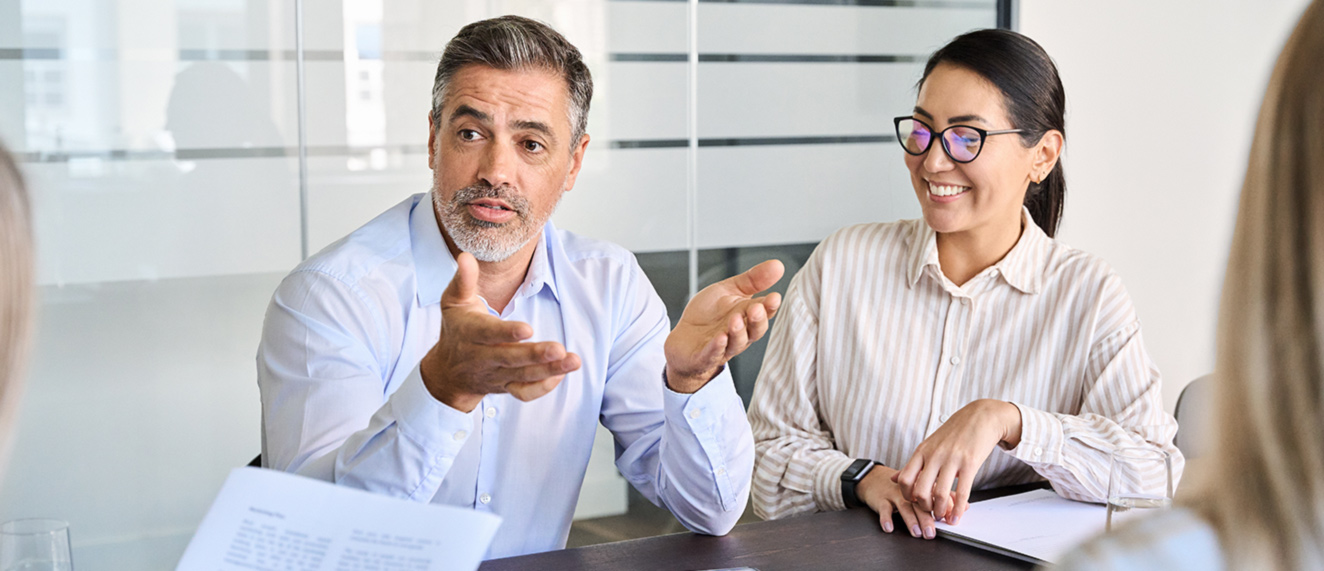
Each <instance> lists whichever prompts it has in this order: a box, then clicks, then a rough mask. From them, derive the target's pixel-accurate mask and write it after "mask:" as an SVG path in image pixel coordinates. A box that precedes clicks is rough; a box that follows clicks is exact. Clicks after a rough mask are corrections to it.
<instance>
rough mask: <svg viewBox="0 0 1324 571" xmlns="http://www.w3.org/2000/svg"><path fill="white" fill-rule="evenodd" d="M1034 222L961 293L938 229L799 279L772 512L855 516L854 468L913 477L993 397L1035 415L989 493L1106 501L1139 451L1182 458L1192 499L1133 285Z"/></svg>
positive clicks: (761, 436)
mask: <svg viewBox="0 0 1324 571" xmlns="http://www.w3.org/2000/svg"><path fill="white" fill-rule="evenodd" d="M1023 216H1024V220H1025V224H1024V230H1023V231H1022V233H1021V237H1020V239H1019V240H1018V241H1017V243H1016V245H1015V246H1014V247H1013V248H1012V250H1011V251H1010V252H1009V253H1008V254H1007V255H1006V256H1005V257H1004V258H1003V259H1002V260H1001V261H999V262H998V263H996V264H994V265H992V266H990V267H988V268H987V269H985V270H984V271H983V272H981V273H980V274H978V275H977V276H975V277H974V278H972V279H970V280H969V281H968V282H966V283H965V284H962V285H960V286H958V285H956V284H954V283H953V282H952V281H951V280H949V279H947V277H946V276H944V275H943V273H942V270H941V269H940V267H939V265H938V249H937V241H936V235H935V234H934V232H933V230H932V229H931V228H929V226H928V225H927V224H925V223H924V221H923V220H905V221H900V222H895V223H885V224H863V225H858V226H851V227H848V228H844V229H842V230H839V231H837V232H836V233H834V234H833V235H831V236H829V237H828V238H827V239H826V240H824V241H823V243H822V244H820V245H819V246H818V248H817V249H816V250H815V251H814V254H813V256H811V257H810V258H809V261H808V263H806V265H805V267H804V269H803V270H801V271H800V273H799V274H797V275H796V276H795V278H794V279H793V280H792V282H791V287H790V290H789V291H788V292H787V295H786V301H785V303H784V304H783V307H782V309H781V312H780V314H779V315H778V317H777V320H776V322H775V323H774V325H773V328H772V338H771V341H770V343H769V346H768V352H767V357H766V359H765V360H764V362H763V369H762V371H761V373H760V374H759V378H758V382H757V384H756V385H755V390H754V399H753V402H752V403H751V405H750V410H749V414H750V422H751V424H752V426H753V430H754V439H755V442H756V466H755V474H754V485H753V499H754V507H755V510H756V512H757V513H758V514H759V515H760V516H762V517H764V518H769V519H771V518H778V517H784V516H788V515H793V514H799V513H805V512H813V511H826V510H839V509H844V507H845V505H844V503H843V501H842V497H841V481H840V477H841V473H842V472H843V471H844V470H845V469H846V468H847V467H848V466H849V465H850V463H851V462H852V461H853V459H855V458H870V459H873V460H877V461H879V462H882V463H883V464H885V465H887V466H891V467H894V468H900V467H901V466H904V465H905V463H906V462H907V461H909V459H910V457H911V455H912V454H913V453H914V451H915V448H916V447H917V446H919V444H920V443H921V442H922V441H923V440H924V439H925V438H926V437H928V436H929V435H930V434H932V433H933V432H934V431H935V430H937V428H938V427H939V426H941V425H942V423H943V422H946V421H947V419H948V417H949V416H950V415H951V414H952V413H955V412H956V411H957V410H960V409H961V407H963V406H965V405H966V404H969V403H970V402H972V401H974V400H977V399H980V398H993V399H998V400H1004V401H1008V402H1011V403H1013V404H1015V405H1016V407H1017V408H1019V409H1020V412H1021V441H1020V443H1019V445H1017V446H1016V447H1015V448H1012V449H1009V450H1003V449H1001V448H995V449H994V450H993V452H992V454H991V455H990V456H989V458H988V459H987V460H986V461H985V462H984V465H983V467H982V468H981V469H980V471H979V473H978V475H977V477H976V480H975V483H974V487H975V489H982V488H990V487H996V486H1003V485H1011V484H1018V483H1024V482H1030V481H1035V480H1041V479H1047V480H1048V481H1049V482H1050V483H1051V484H1052V485H1053V488H1054V489H1055V490H1056V491H1057V493H1059V494H1061V495H1062V496H1064V497H1067V498H1071V499H1076V500H1084V501H1091V502H1103V501H1105V499H1106V497H1107V492H1108V471H1109V454H1110V452H1111V451H1112V450H1113V449H1115V448H1119V447H1133V446H1134V447H1148V448H1155V449H1161V450H1163V451H1166V452H1167V453H1168V454H1171V455H1172V458H1173V464H1172V465H1173V478H1174V483H1173V485H1175V483H1176V480H1177V479H1178V478H1180V476H1181V469H1182V466H1183V459H1182V456H1181V453H1180V452H1179V451H1178V450H1177V448H1176V447H1175V446H1173V443H1172V442H1173V436H1174V435H1175V434H1176V432H1177V423H1176V421H1175V420H1174V419H1173V418H1172V416H1171V415H1169V414H1167V413H1166V412H1165V411H1164V410H1163V401H1162V395H1161V385H1160V383H1161V381H1160V378H1159V372H1158V369H1157V368H1155V366H1154V364H1153V362H1152V361H1151V360H1150V359H1149V356H1148V355H1147V354H1146V353H1145V347H1144V343H1143V341H1142V339H1141V335H1140V322H1139V321H1138V320H1137V318H1136V314H1135V310H1134V308H1133V307H1132V305H1131V300H1130V297H1129V296H1128V295H1127V293H1126V290H1125V289H1124V288H1123V287H1122V283H1121V280H1120V279H1118V277H1117V275H1116V274H1115V273H1114V272H1113V271H1112V269H1111V268H1110V267H1109V266H1108V265H1107V264H1105V263H1104V262H1103V261H1101V260H1099V259H1098V258H1095V257H1093V256H1091V255H1089V254H1086V253H1084V252H1081V251H1079V250H1074V249H1072V248H1070V247H1068V246H1065V245H1063V244H1060V243H1058V242H1055V241H1054V240H1052V239H1051V238H1049V237H1048V236H1047V235H1046V234H1044V233H1043V231H1042V230H1040V229H1039V227H1038V226H1036V225H1035V224H1034V222H1033V221H1032V220H1030V217H1029V215H1028V212H1027V213H1024V214H1023ZM1144 484H1145V486H1147V487H1148V488H1149V489H1151V490H1153V491H1156V492H1158V491H1161V490H1163V488H1164V487H1165V486H1166V485H1167V483H1166V481H1164V479H1163V478H1162V476H1161V475H1153V477H1152V478H1151V479H1150V481H1147V482H1145V483H1144Z"/></svg>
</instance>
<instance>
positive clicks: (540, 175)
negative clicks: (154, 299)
mask: <svg viewBox="0 0 1324 571" xmlns="http://www.w3.org/2000/svg"><path fill="white" fill-rule="evenodd" d="M592 92H593V83H592V78H591V76H590V74H589V71H588V68H587V67H586V66H585V65H584V63H583V61H582V59H581V57H580V54H579V51H578V50H576V49H575V47H574V46H572V45H570V43H569V42H567V41H566V40H565V38H563V37H561V35H560V34H558V33H557V32H556V31H554V30H552V29H551V28H549V27H547V26H546V25H543V24H540V23H538V22H535V21H532V20H528V19H525V18H519V17H514V16H506V17H502V18H496V19H492V20H485V21H482V22H477V23H474V24H470V25H468V26H466V27H465V28H464V29H462V30H461V31H460V33H459V35H457V36H456V37H455V38H454V39H453V40H451V42H450V43H449V44H448V45H447V46H446V50H445V52H444V53H443V55H442V57H441V63H440V64H439V66H438V68H437V76H436V81H435V85H434V87H433V106H432V111H431V113H430V115H429V124H430V133H429V136H428V164H429V166H430V167H431V168H432V172H433V181H432V191H431V193H430V195H424V194H419V195H415V196H412V197H410V198H409V199H407V200H405V201H404V202H402V203H400V204H399V205H397V206H395V207H393V208H391V209H390V210H388V211H386V212H385V213H383V214H382V215H380V216H378V217H377V218H376V219H374V220H372V221H371V222H369V223H367V224H366V225H364V226H363V227H362V228H360V229H358V230H356V231H355V232H353V233H352V234H350V235H349V236H347V237H345V238H343V239H341V240H340V241H338V242H336V243H334V244H332V245H331V246H328V247H327V248H326V249H325V250H323V251H322V252H320V253H318V254H317V255H315V256H313V257H312V258H310V259H308V260H307V261H305V262H304V263H302V264H300V265H299V266H298V267H297V268H295V270H294V271H293V272H292V273H291V274H290V275H289V276H288V277H286V278H285V280H284V281H283V282H282V283H281V285H280V286H279V288H278V289H277V290H276V293H275V295H274V296H273V298H272V301H271V305H270V307H269V308H268V310H267V317H266V321H265V324H264V327H263V333H262V343H261V346H260V348H259V350H258V384H259V387H260V388H261V391H262V404H263V459H264V464H265V465H266V466H267V467H269V468H275V469H279V470H286V471H290V472H297V473H300V474H304V475H307V476H312V477H315V478H320V479H324V480H328V481H332V482H336V483H339V484H342V485H346V486H353V487H357V488H362V489H365V490H369V491H373V492H377V493H382V494H388V495H392V496H397V497H402V498H410V499H413V500H416V501H420V502H432V503H439V504H449V505H456V506H465V507H469V508H472V509H476V510H481V511H488V512H493V513H496V514H498V515H500V516H501V517H502V524H501V529H500V531H499V532H498V534H497V537H496V539H495V540H494V542H493V544H492V547H491V549H490V550H489V552H488V557H505V556H511V555H519V554H523V553H531V552H537V551H546V550H550V549H558V548H562V547H564V546H565V541H566V537H567V535H568V533H569V527H570V518H571V516H572V514H573V513H574V508H575V503H576V500H577V499H578V495H579V489H580V486H581V485H582V482H583V479H584V473H585V470H586V468H587V465H588V460H589V455H590V452H591V450H592V446H593V439H594V434H595V432H596V430H597V425H598V423H599V422H601V423H602V425H604V426H606V427H607V429H609V430H610V431H611V432H612V434H613V435H614V437H615V441H616V466H617V467H618V468H619V469H620V471H621V473H622V474H623V475H624V476H625V478H626V480H628V481H629V482H630V483H631V484H632V485H634V487H635V488H637V489H638V490H639V491H640V492H642V493H643V494H644V495H645V496H646V497H648V498H649V499H650V500H651V501H653V502H654V503H657V504H659V505H664V506H666V507H667V508H668V509H670V510H671V512H672V513H673V514H675V515H676V517H677V518H678V519H679V520H680V521H681V522H682V523H684V524H685V526H686V527H688V528H690V529H692V530H694V531H696V532H700V533H708V534H724V533H726V532H727V531H729V530H730V529H731V527H732V526H734V525H735V522H736V520H737V519H738V518H739V517H740V514H741V512H743V511H744V507H745V502H746V501H747V496H748V489H749V483H750V477H751V473H752V471H753V456H754V453H753V438H752V436H751V435H750V429H749V423H748V421H747V420H746V419H745V413H744V408H743V406H742V404H741V401H740V398H739V397H738V396H737V395H736V392H735V388H734V385H733V383H732V382H731V379H730V375H729V374H728V373H726V372H725V371H724V368H725V363H726V362H727V361H728V360H729V359H730V358H731V357H733V356H735V355H737V354H739V353H740V352H741V351H743V350H744V349H745V348H746V347H748V346H749V344H750V343H751V342H753V341H755V340H757V339H759V338H760V337H762V336H763V334H764V333H765V332H766V331H767V329H768V320H769V319H770V318H771V317H772V315H773V314H774V313H775V312H776V310H777V307H778V305H779V304H780V301H781V300H780V298H779V297H778V296H777V295H776V294H772V295H768V296H764V297H754V296H755V295H757V294H758V293H759V292H761V291H763V290H764V289H766V288H768V287H770V286H772V285H773V284H774V283H775V282H776V281H777V280H778V279H779V278H780V277H781V274H782V271H783V270H782V267H781V265H780V264H779V263H778V262H775V261H774V262H765V263H763V264H760V265H759V266H756V267H755V268H753V269H751V270H750V271H748V272H746V273H744V274H741V275H739V276H736V277H734V278H731V279H729V280H726V281H723V282H720V283H718V284H714V285H713V286H710V287H709V288H707V289H704V290H703V291H702V292H700V293H699V294H698V295H697V296H695V298H694V299H693V300H691V302H690V303H689V305H688V306H687V307H686V308H685V312H684V315H683V316H682V317H681V319H680V322H679V323H677V324H676V328H675V329H674V330H672V329H671V328H670V324H669V321H668V319H667V314H666V310H665V308H664V307H663V305H662V301H661V300H660V299H659V298H658V296H657V293H656V292H655V291H654V290H653V287H652V285H651V284H650V283H649V282H648V279H647V277H646V276H644V274H643V272H642V271H641V270H640V269H639V266H638V264H637V262H636V261H635V259H634V256H633V255H631V254H630V253H629V252H628V251H626V250H625V249H623V248H621V247H619V246H616V245H613V244H609V243H606V242H601V241H597V240H592V239H589V238H586V237H583V236H579V235H576V234H573V233H570V232H566V231H564V230H559V229H557V228H555V227H554V226H553V225H552V224H551V222H549V218H550V216H551V214H552V212H553V210H555V208H556V205H557V203H558V201H559V200H560V198H561V195H562V194H563V193H564V192H566V191H569V190H570V189H571V188H572V187H573V186H574V183H575V177H576V175H577V174H578V173H579V169H580V165H581V164H582V161H583V158H584V152H585V149H587V147H588V141H589V136H588V135H587V134H585V128H586V123H587V117H588V107H589V100H590V98H591V97H592Z"/></svg>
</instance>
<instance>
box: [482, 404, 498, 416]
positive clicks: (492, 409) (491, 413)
mask: <svg viewBox="0 0 1324 571" xmlns="http://www.w3.org/2000/svg"><path fill="white" fill-rule="evenodd" d="M483 414H486V415H487V418H496V408H495V407H490V406H489V407H487V411H485V412H484V413H483Z"/></svg>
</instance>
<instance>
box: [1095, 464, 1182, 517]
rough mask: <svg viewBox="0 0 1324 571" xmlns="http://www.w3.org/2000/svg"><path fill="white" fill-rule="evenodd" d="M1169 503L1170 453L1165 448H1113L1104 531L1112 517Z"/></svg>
mask: <svg viewBox="0 0 1324 571" xmlns="http://www.w3.org/2000/svg"><path fill="white" fill-rule="evenodd" d="M1171 506H1172V457H1171V456H1169V455H1168V453H1167V452H1164V451H1162V450H1155V449H1153V448H1118V449H1116V450H1113V453H1112V469H1111V470H1109V475H1108V522H1107V530H1108V531H1112V529H1113V518H1117V519H1118V521H1121V520H1123V519H1130V518H1131V517H1133V516H1135V515H1139V514H1138V513H1135V512H1136V510H1144V511H1141V512H1139V513H1148V510H1155V509H1164V508H1168V507H1171ZM1128 512H1130V513H1128ZM1123 514H1125V515H1123Z"/></svg>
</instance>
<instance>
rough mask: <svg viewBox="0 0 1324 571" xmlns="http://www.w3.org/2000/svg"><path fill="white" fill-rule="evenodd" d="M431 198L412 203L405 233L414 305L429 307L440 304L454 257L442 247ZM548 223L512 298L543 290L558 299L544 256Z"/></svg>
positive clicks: (548, 258)
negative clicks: (414, 289) (414, 282)
mask: <svg viewBox="0 0 1324 571" xmlns="http://www.w3.org/2000/svg"><path fill="white" fill-rule="evenodd" d="M430 196H431V195H429V194H423V195H421V198H420V199H419V201H418V202H417V203H415V204H414V211H413V212H412V213H410V215H409V233H410V241H411V248H412V250H413V255H414V274H415V276H416V277H415V279H416V280H417V282H418V303H419V305H420V306H424V307H426V306H429V305H434V304H438V303H441V294H442V293H443V292H445V291H446V286H449V285H450V283H451V279H452V278H453V277H455V270H456V267H457V266H456V264H455V256H452V255H451V251H450V248H447V247H446V240H445V239H444V238H442V236H441V227H440V226H438V225H437V215H436V214H435V213H434V211H433V208H432V200H431V198H430ZM553 233H554V229H553V227H552V223H551V221H548V222H547V224H546V225H544V226H543V230H542V232H540V233H539V234H538V246H537V247H536V248H535V249H534V251H533V260H532V261H531V262H530V264H529V272H528V274H526V275H525V277H524V283H523V284H522V285H520V288H519V290H517V291H516V293H515V295H516V296H518V297H528V296H532V295H535V294H537V293H538V292H539V291H542V289H543V288H544V287H546V288H547V289H548V290H549V291H551V293H552V296H554V297H556V298H557V300H560V294H559V293H558V292H557V290H556V280H555V279H554V277H553V272H552V263H551V256H550V254H549V253H548V248H549V240H548V236H550V235H553Z"/></svg>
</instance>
